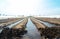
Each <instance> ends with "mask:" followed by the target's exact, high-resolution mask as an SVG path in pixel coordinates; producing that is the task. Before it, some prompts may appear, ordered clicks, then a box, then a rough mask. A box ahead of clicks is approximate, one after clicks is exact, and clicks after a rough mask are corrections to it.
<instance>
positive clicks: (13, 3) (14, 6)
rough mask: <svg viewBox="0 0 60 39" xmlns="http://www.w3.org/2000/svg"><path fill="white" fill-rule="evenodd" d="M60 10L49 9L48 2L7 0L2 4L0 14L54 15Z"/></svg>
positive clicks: (39, 0)
mask: <svg viewBox="0 0 60 39" xmlns="http://www.w3.org/2000/svg"><path fill="white" fill-rule="evenodd" d="M59 10H60V8H54V9H53V8H48V5H47V1H46V0H5V1H3V2H2V3H0V12H1V13H6V14H10V15H19V14H20V15H50V14H51V15H52V13H57V12H58V13H59V12H60V11H59Z"/></svg>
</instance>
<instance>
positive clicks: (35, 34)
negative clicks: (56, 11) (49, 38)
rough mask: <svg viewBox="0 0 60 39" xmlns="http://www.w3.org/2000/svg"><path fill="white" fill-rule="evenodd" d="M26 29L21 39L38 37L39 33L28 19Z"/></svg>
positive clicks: (38, 38)
mask: <svg viewBox="0 0 60 39" xmlns="http://www.w3.org/2000/svg"><path fill="white" fill-rule="evenodd" d="M26 26H27V28H26V30H27V31H28V32H27V33H26V34H25V35H24V36H23V38H22V39H40V33H39V32H38V30H37V28H36V27H35V25H34V24H33V23H32V21H31V20H30V19H28V23H27V25H26Z"/></svg>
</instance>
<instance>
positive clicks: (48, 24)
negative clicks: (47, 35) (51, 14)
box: [39, 20, 56, 27]
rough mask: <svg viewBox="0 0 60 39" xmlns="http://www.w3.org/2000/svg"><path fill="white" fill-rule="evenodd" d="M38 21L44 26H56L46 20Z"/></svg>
mask: <svg viewBox="0 0 60 39" xmlns="http://www.w3.org/2000/svg"><path fill="white" fill-rule="evenodd" d="M39 22H40V23H42V24H44V25H45V26H47V27H53V26H56V25H55V24H51V23H48V22H44V21H41V20H39Z"/></svg>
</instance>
